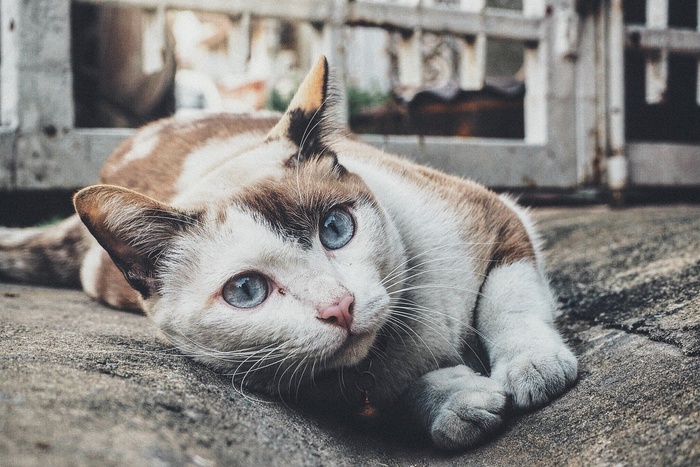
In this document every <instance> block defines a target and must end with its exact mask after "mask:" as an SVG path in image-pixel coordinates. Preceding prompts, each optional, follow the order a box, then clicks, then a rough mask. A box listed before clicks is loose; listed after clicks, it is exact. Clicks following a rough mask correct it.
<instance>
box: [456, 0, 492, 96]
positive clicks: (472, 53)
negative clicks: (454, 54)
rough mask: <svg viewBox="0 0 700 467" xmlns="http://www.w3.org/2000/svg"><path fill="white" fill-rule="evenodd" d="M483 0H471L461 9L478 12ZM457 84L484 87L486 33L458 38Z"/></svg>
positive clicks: (471, 88)
mask: <svg viewBox="0 0 700 467" xmlns="http://www.w3.org/2000/svg"><path fill="white" fill-rule="evenodd" d="M485 5H486V2H485V0H472V1H469V2H466V4H465V5H462V10H464V11H471V12H475V13H479V12H481V11H483V9H484V6H485ZM459 59H460V60H459V84H460V87H461V88H462V89H467V90H479V89H481V88H483V87H484V78H485V75H486V34H484V33H483V32H480V33H478V34H476V35H474V36H471V37H463V38H461V39H460V57H459Z"/></svg>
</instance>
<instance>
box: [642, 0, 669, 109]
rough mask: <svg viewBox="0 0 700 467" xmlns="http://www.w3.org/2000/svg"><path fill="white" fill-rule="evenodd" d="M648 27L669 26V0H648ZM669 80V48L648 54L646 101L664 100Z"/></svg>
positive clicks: (654, 102)
mask: <svg viewBox="0 0 700 467" xmlns="http://www.w3.org/2000/svg"><path fill="white" fill-rule="evenodd" d="M646 14H647V28H650V29H666V27H667V26H668V0H647V9H646ZM667 82H668V50H666V49H661V50H658V51H653V52H651V53H649V54H647V58H646V101H647V103H649V104H658V103H659V102H663V100H664V96H665V94H666V87H667Z"/></svg>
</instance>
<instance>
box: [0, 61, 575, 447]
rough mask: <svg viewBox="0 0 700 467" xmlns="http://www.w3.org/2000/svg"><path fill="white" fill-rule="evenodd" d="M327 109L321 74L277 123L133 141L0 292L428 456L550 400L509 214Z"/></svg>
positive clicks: (213, 119) (561, 381)
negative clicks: (119, 314) (385, 431)
mask: <svg viewBox="0 0 700 467" xmlns="http://www.w3.org/2000/svg"><path fill="white" fill-rule="evenodd" d="M336 95H337V91H336V90H335V87H334V84H333V78H332V76H331V71H330V70H329V66H328V63H327V61H326V59H325V58H324V57H321V58H320V59H319V60H318V62H317V63H316V64H315V65H314V67H313V68H312V69H311V71H310V72H309V74H308V75H307V77H306V78H305V79H304V81H303V82H302V84H301V86H300V88H299V90H298V91H297V93H296V94H295V96H294V97H293V99H292V101H291V103H290V105H289V108H288V109H287V111H286V112H285V113H284V114H283V115H282V116H281V117H279V116H270V115H264V116H255V115H251V116H240V115H238V116H237V115H225V114H215V115H204V116H199V117H191V116H190V117H178V116H174V117H171V118H168V119H164V120H160V121H157V122H154V123H151V124H149V125H147V126H145V127H144V128H142V129H141V130H139V131H138V132H136V134H135V135H134V136H133V137H132V138H130V139H128V140H127V141H125V142H124V143H122V145H121V146H119V147H118V148H117V149H116V150H115V152H114V153H113V154H112V155H111V156H110V157H109V158H108V159H107V161H106V162H105V165H104V167H103V170H102V172H101V182H102V184H100V185H95V186H91V187H87V188H84V189H82V190H81V191H79V192H78V193H77V194H76V195H75V197H74V204H75V208H76V211H77V215H76V216H73V217H71V218H69V219H67V220H65V221H63V222H62V223H59V224H57V225H54V226H51V227H47V228H43V229H26V230H15V229H2V230H0V278H4V279H6V280H7V279H12V280H21V281H27V282H39V283H44V284H55V285H73V284H76V283H78V282H80V283H81V284H82V287H83V289H84V291H85V292H86V293H87V294H88V295H90V296H91V297H94V298H95V299H97V300H99V301H101V302H103V303H105V304H107V305H110V306H112V307H116V308H121V309H135V310H142V311H143V312H144V313H145V314H146V315H147V316H148V317H149V318H150V319H151V320H152V321H153V322H154V323H155V325H156V326H157V328H158V329H159V330H160V332H161V333H162V335H163V336H164V337H165V338H166V339H167V340H168V341H170V342H171V343H172V344H174V345H175V346H176V347H177V348H178V349H180V351H182V352H183V353H185V354H187V355H190V356H192V357H193V358H194V359H196V360H198V361H200V362H202V363H204V364H206V365H208V366H210V367H212V368H214V369H216V370H217V371H220V372H222V373H226V374H229V375H233V380H234V382H235V384H237V385H240V387H241V388H244V389H246V390H255V391H262V392H265V393H270V394H275V395H281V396H283V397H289V396H292V397H295V398H299V399H303V400H310V401H312V402H313V403H314V404H315V405H319V406H321V407H325V408H326V409H328V410H331V411H339V412H343V413H347V414H351V415H354V416H356V417H357V419H359V420H367V421H371V420H377V419H379V420H383V419H389V420H390V419H392V417H394V416H395V415H396V414H399V413H400V414H402V416H404V417H408V420H410V423H411V424H412V425H413V426H415V427H417V429H418V430H420V431H421V432H422V433H424V434H425V435H427V436H428V437H429V438H430V439H431V440H432V442H433V443H434V445H435V446H436V447H438V448H442V449H447V450H457V449H464V448H467V447H469V446H473V445H475V444H477V443H479V442H481V441H483V440H484V439H485V438H487V437H488V436H490V434H492V433H493V432H495V431H496V430H497V429H498V428H499V426H501V424H502V422H503V419H504V416H505V410H506V407H513V408H515V409H521V410H522V409H530V408H534V407H538V406H541V405H543V404H545V403H547V402H548V401H550V400H551V399H553V398H555V397H557V396H558V395H560V394H561V393H562V392H564V391H565V390H566V388H567V387H569V386H571V385H572V384H573V383H574V382H575V380H576V378H577V360H576V357H575V356H574V354H573V353H572V352H571V350H570V349H569V348H568V347H567V346H566V344H565V343H564V341H563V339H562V337H561V336H560V335H559V334H558V332H557V330H556V328H555V326H554V324H553V317H554V315H555V313H556V310H557V304H556V300H555V297H554V294H553V293H552V291H551V289H550V286H549V284H548V281H547V278H546V276H545V272H544V270H543V265H542V258H541V253H540V249H539V246H538V244H539V240H538V234H537V232H536V230H535V227H534V225H533V222H532V221H531V220H530V218H529V217H528V215H527V213H526V211H525V210H524V209H522V208H520V207H519V206H517V205H516V204H515V202H513V201H512V200H511V199H510V198H507V197H505V196H501V195H497V194H496V193H494V192H492V191H490V190H488V189H487V188H485V187H483V186H481V185H479V184H477V183H475V182H472V181H468V180H465V179H462V178H459V177H456V176H452V175H447V174H444V173H441V172H438V171H436V170H433V169H430V168H427V167H424V166H419V165H416V164H414V163H412V162H409V161H407V160H405V159H402V158H400V157H398V156H394V155H390V154H386V153H384V152H383V151H380V150H378V149H376V148H374V147H371V146H369V145H366V144H363V143H362V142H359V141H358V140H357V139H356V138H354V137H353V136H351V135H349V134H347V133H346V131H345V130H344V129H343V128H344V127H343V125H342V123H340V122H341V121H342V119H340V118H338V109H339V104H338V100H337V99H336V98H335V96H336ZM479 348H481V349H482V352H481V353H480V352H479V351H477V349H479ZM484 353H485V355H486V356H487V357H485V358H481V359H480V358H479V356H480V354H484Z"/></svg>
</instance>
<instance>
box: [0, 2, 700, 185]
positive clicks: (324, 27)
mask: <svg viewBox="0 0 700 467" xmlns="http://www.w3.org/2000/svg"><path fill="white" fill-rule="evenodd" d="M79 2H82V3H91V4H119V5H129V6H137V7H141V8H143V9H144V10H146V11H148V12H149V13H150V14H151V15H153V16H154V17H156V16H157V15H162V12H163V11H164V10H165V9H167V8H177V9H194V10H207V11H214V12H222V13H225V14H227V15H230V16H231V18H233V19H234V22H236V24H237V26H238V27H237V28H236V29H235V34H239V35H241V37H243V38H245V37H247V34H248V31H247V30H246V27H247V24H249V20H250V18H251V17H256V18H257V17H269V18H285V19H291V20H295V21H300V22H307V23H312V24H314V26H315V27H314V30H315V31H317V39H316V41H315V43H314V44H312V47H311V48H312V49H313V50H314V51H318V52H323V53H325V54H326V55H327V56H328V57H329V60H330V62H331V64H332V65H333V66H334V67H335V68H336V69H337V70H338V71H339V75H340V77H341V78H342V77H343V76H344V71H345V63H346V59H345V54H346V51H345V49H344V41H343V34H344V31H345V30H347V28H356V27H376V28H383V29H386V30H393V31H401V33H402V34H401V44H400V46H399V54H398V59H399V70H400V73H399V75H400V77H401V78H400V79H401V80H403V81H404V83H403V84H406V85H415V84H418V81H419V80H420V67H421V66H422V65H421V64H422V58H421V47H420V38H421V35H422V34H423V33H426V32H427V33H438V34H449V35H451V36H454V37H457V38H458V40H459V41H460V44H461V45H460V68H459V83H460V86H461V87H462V88H463V89H479V88H481V87H482V86H483V83H484V76H485V71H484V69H485V54H486V41H488V40H489V39H491V38H500V39H508V40H513V41H518V42H520V43H522V44H523V47H524V64H523V65H524V66H523V72H524V81H525V87H526V94H525V97H524V120H525V136H524V138H523V139H499V138H463V137H430V136H392V135H362V138H363V139H364V140H366V141H367V142H369V143H372V144H375V145H377V146H380V147H383V148H386V149H387V150H389V151H392V152H396V153H399V154H403V155H406V156H408V157H411V158H413V159H415V160H418V161H421V162H426V163H429V164H430V165H432V166H435V167H439V168H442V169H444V170H447V171H450V172H453V173H457V174H460V175H464V176H467V177H470V178H474V179H477V180H479V181H481V182H483V183H485V184H487V185H490V186H494V187H504V188H525V187H539V188H557V189H576V188H582V187H594V188H604V189H607V188H610V189H612V190H614V191H620V190H624V189H625V188H626V187H628V186H630V185H634V186H648V185H654V186H700V143H698V142H697V141H698V140H695V141H694V142H690V143H688V142H686V143H684V144H679V143H675V142H672V141H670V142H663V143H658V142H628V141H627V139H626V133H625V121H626V115H625V92H626V89H625V83H626V81H625V73H624V70H625V66H624V63H625V50H626V48H627V50H632V49H633V50H635V51H637V52H638V53H642V54H645V56H646V57H647V58H646V60H647V63H646V99H647V101H648V102H649V103H653V102H658V101H659V100H663V97H664V91H665V89H666V82H667V72H666V70H667V67H668V57H669V56H670V55H672V54H685V55H687V56H691V57H696V58H697V57H698V56H700V32H699V31H698V26H697V25H698V21H695V29H694V30H690V29H678V28H669V27H668V15H667V14H665V12H668V5H667V0H647V3H646V23H645V24H625V23H624V20H623V2H622V0H596V1H593V0H589V1H586V0H579V1H575V0H550V1H545V0H523V8H522V10H521V11H514V10H506V9H499V8H491V7H487V6H486V2H485V0H462V1H461V2H451V3H453V4H454V5H453V6H444V5H440V3H441V2H429V1H427V0H426V1H414V2H412V3H411V2H405V1H404V2H395V3H387V2H380V1H369V0H366V1H361V0H328V1H325V0H285V1H284V2H278V1H273V0H256V1H242V0H208V1H205V0H163V1H159V0H79ZM70 6H71V2H70V0H52V1H51V2H46V1H42V0H2V9H1V10H0V20H1V21H2V33H1V36H0V40H1V42H2V52H1V54H0V60H1V67H0V81H1V83H0V84H1V86H0V110H1V122H0V123H1V126H0V189H5V190H7V189H10V190H21V189H46V188H75V187H80V186H84V185H87V184H91V183H94V182H95V181H96V179H97V174H98V172H99V167H100V166H101V164H102V162H103V161H104V159H105V158H106V157H107V155H108V154H109V153H110V151H111V150H112V149H113V148H114V147H115V146H116V145H117V144H118V143H119V142H120V141H121V140H123V139H124V138H125V137H127V136H128V135H130V134H131V133H132V130H128V129H81V128H75V126H74V121H75V114H74V102H73V75H72V70H71V62H70V50H71V47H70V45H71V44H70V24H69V19H70ZM697 11H698V9H696V10H695V15H696V16H697V15H698V13H697ZM154 24H158V22H157V21H156V22H154ZM162 33H163V34H164V31H163V32H162ZM241 43H242V44H245V46H248V45H249V44H248V41H247V40H242V41H241ZM242 56H244V57H245V56H246V54H242ZM695 79H696V80H697V77H696V78H695ZM698 89H700V85H699V86H698ZM697 94H698V95H700V91H698V93H697ZM696 105H697V103H696ZM627 117H629V116H627ZM697 130H698V132H699V133H700V128H698V129H697Z"/></svg>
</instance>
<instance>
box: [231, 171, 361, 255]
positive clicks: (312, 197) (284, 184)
mask: <svg viewBox="0 0 700 467" xmlns="http://www.w3.org/2000/svg"><path fill="white" fill-rule="evenodd" d="M373 200H374V199H373V197H372V196H371V195H370V194H369V192H368V190H367V188H366V187H365V186H364V184H363V183H361V182H359V178H358V177H356V176H354V175H352V174H348V173H346V172H343V174H342V175H340V174H338V173H334V174H333V175H330V174H329V173H328V172H322V173H321V174H319V173H318V172H317V171H312V173H309V171H308V170H303V169H302V170H300V171H299V172H297V171H296V170H295V169H290V171H289V174H288V175H287V176H286V177H284V178H283V179H281V180H266V181H264V182H261V183H259V184H256V185H255V186H253V187H250V188H248V189H246V190H244V191H243V192H242V193H241V195H240V196H239V197H238V199H237V204H238V205H239V206H240V207H241V208H242V209H243V210H245V211H248V212H250V213H251V214H252V215H253V217H255V218H257V219H258V220H260V221H262V222H263V223H264V224H266V225H267V226H269V227H270V228H271V229H273V230H275V231H276V233H278V234H279V235H280V236H282V237H284V238H287V239H290V240H293V241H295V242H297V243H298V244H300V245H301V246H302V247H304V248H310V247H311V246H312V245H313V242H314V239H315V237H316V235H317V229H318V224H319V222H320V220H321V216H323V214H325V213H326V212H327V211H328V210H330V209H331V208H332V207H334V206H338V205H343V206H356V205H359V204H368V203H369V204H373Z"/></svg>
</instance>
